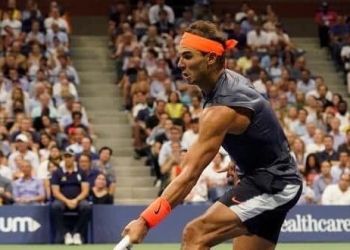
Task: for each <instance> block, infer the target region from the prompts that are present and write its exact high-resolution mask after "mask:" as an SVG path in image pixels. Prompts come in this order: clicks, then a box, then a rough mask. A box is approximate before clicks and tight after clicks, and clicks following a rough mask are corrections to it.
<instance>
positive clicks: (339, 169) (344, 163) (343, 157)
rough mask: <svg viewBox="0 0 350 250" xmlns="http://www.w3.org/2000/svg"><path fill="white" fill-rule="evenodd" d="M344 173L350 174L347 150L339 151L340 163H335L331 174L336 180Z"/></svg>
mask: <svg viewBox="0 0 350 250" xmlns="http://www.w3.org/2000/svg"><path fill="white" fill-rule="evenodd" d="M342 173H346V174H350V162H349V153H348V152H347V151H342V152H340V153H339V162H338V164H336V165H333V166H332V168H331V175H332V177H333V178H334V180H335V181H338V180H339V178H340V176H341V174H342Z"/></svg>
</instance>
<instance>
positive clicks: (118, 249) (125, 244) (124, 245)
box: [113, 235, 132, 250]
mask: <svg viewBox="0 0 350 250" xmlns="http://www.w3.org/2000/svg"><path fill="white" fill-rule="evenodd" d="M131 249H132V244H131V242H130V237H129V235H127V236H125V237H124V238H123V239H122V240H121V241H120V242H119V243H118V245H116V246H115V247H114V248H113V250H131Z"/></svg>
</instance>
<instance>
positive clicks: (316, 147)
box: [306, 128, 325, 154]
mask: <svg viewBox="0 0 350 250" xmlns="http://www.w3.org/2000/svg"><path fill="white" fill-rule="evenodd" d="M323 137H324V132H323V131H322V130H321V129H319V128H317V129H316V130H315V134H314V142H313V143H310V144H307V145H306V153H307V154H311V153H318V152H321V151H323V150H324V149H325V145H324V143H323Z"/></svg>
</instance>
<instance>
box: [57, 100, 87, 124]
mask: <svg viewBox="0 0 350 250" xmlns="http://www.w3.org/2000/svg"><path fill="white" fill-rule="evenodd" d="M64 100H65V103H63V104H61V105H60V106H59V107H58V118H59V119H58V120H59V123H60V126H61V127H62V128H65V127H66V126H68V125H69V124H71V123H72V122H73V119H72V114H73V112H80V113H81V114H82V115H83V116H82V118H81V123H82V124H83V125H84V126H86V127H88V126H89V122H88V119H87V114H86V110H85V108H84V107H83V106H82V104H81V103H80V102H76V101H75V97H74V96H73V95H68V96H66V97H65V98H64Z"/></svg>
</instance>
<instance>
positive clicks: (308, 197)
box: [297, 180, 316, 205]
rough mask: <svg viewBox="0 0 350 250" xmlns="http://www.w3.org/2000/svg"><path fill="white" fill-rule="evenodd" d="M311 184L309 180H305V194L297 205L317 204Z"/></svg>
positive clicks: (303, 193)
mask: <svg viewBox="0 0 350 250" xmlns="http://www.w3.org/2000/svg"><path fill="white" fill-rule="evenodd" d="M309 184H310V183H308V181H307V180H303V192H302V194H301V196H300V198H299V201H298V203H297V205H313V204H315V203H316V196H315V192H314V190H313V189H312V187H310V185H309Z"/></svg>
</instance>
